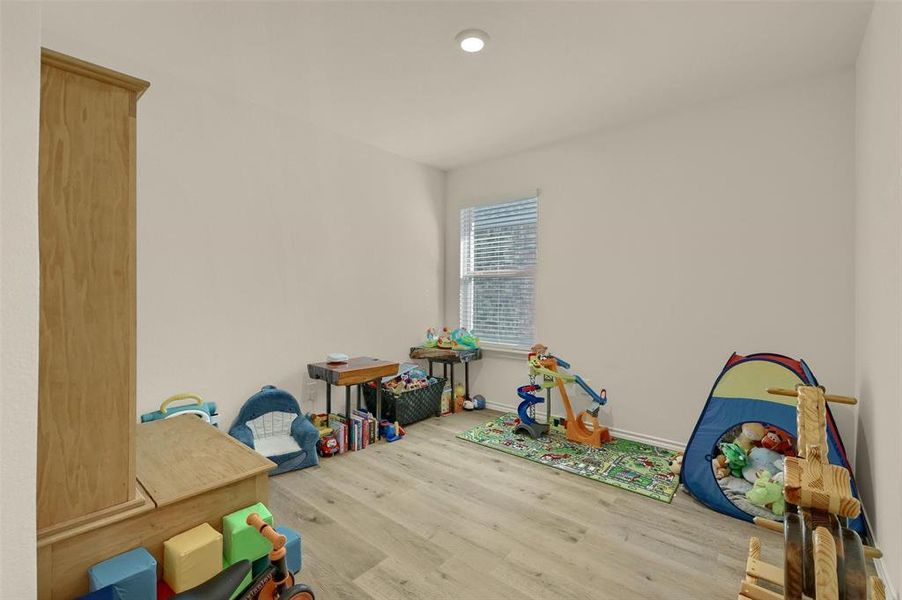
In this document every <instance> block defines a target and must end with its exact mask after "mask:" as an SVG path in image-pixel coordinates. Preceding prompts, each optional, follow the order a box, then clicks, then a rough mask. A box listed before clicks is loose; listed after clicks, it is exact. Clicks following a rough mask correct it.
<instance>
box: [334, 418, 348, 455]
mask: <svg viewBox="0 0 902 600" xmlns="http://www.w3.org/2000/svg"><path fill="white" fill-rule="evenodd" d="M329 426H330V427H331V428H332V430H333V431H334V432H335V437H336V438H337V439H338V453H339V454H344V453H345V452H347V451H348V420H347V419H346V418H345V417H343V416H342V415H336V414H331V415H329Z"/></svg>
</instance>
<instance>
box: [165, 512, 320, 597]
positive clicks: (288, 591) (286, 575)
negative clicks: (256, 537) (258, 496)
mask: <svg viewBox="0 0 902 600" xmlns="http://www.w3.org/2000/svg"><path fill="white" fill-rule="evenodd" d="M247 524H248V525H250V526H251V527H253V528H255V529H256V530H257V531H259V532H260V535H262V536H263V537H265V538H266V539H268V540H269V541H270V542H272V552H270V553H269V561H270V565H269V566H268V567H266V568H265V569H264V570H263V572H262V573H260V574H259V575H257V577H255V578H254V580H253V581H252V582H251V584H250V586H248V588H247V589H245V590H244V592H243V593H241V595H239V596H237V598H236V600H315V597H314V595H313V590H311V589H310V587H309V586H306V585H304V584H303V583H295V581H294V575H292V574H291V572H290V571H289V570H288V566H287V565H286V562H285V541H286V539H285V536H284V535H282V534H281V533H279V532H278V531H276V530H275V529H273V528H272V527H271V526H270V525H269V523H267V522H265V521H264V520H263V519H261V518H260V515H258V514H257V513H251V514H250V515H248V517H247ZM250 572H251V563H250V561H248V560H240V561H238V562H236V563H235V564H234V565H232V566H230V567H228V568H227V569H225V570H223V571H222V572H221V573H219V574H218V575H216V576H214V577H211V578H210V579H208V580H207V581H206V582H204V583H202V584H200V585H199V586H197V587H195V588H192V589H190V590H187V591H184V592H182V593H180V594H176V595H175V596H173V597H172V600H229V598H231V597H232V595H233V594H235V592H237V591H239V589H240V588H241V582H242V581H244V578H245V577H247V574H248V573H250Z"/></svg>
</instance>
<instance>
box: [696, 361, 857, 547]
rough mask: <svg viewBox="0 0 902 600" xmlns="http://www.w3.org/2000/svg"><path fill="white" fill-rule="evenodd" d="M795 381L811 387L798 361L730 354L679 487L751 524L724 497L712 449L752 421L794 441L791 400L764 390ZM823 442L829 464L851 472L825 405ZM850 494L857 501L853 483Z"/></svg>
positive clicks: (808, 374) (805, 369) (811, 378)
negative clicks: (713, 467)
mask: <svg viewBox="0 0 902 600" xmlns="http://www.w3.org/2000/svg"><path fill="white" fill-rule="evenodd" d="M800 383H804V384H808V385H817V380H816V379H815V378H814V375H813V373H811V371H810V369H808V366H807V365H806V364H805V363H804V362H802V361H795V360H792V359H790V358H787V357H785V356H781V355H777V354H752V355H749V356H746V357H743V356H739V355H737V354H734V355H733V356H731V357H730V360H728V361H727V364H726V365H725V366H724V369H723V371H722V372H721V374H720V376H719V377H718V378H717V381H715V383H714V387H713V388H712V390H711V394H710V395H709V397H708V401H707V402H706V403H705V408H704V409H703V410H702V414H701V416H700V417H699V420H698V423H697V424H696V425H695V430H694V431H693V433H692V437H691V438H690V439H689V444H688V445H687V446H686V454H685V456H684V458H683V471H682V474H683V483H684V484H685V485H686V488H687V489H688V490H689V492H690V493H691V494H692V495H693V496H694V497H695V498H697V499H698V500H699V501H700V502H702V503H703V504H705V505H706V506H708V507H709V508H712V509H714V510H716V511H718V512H721V513H724V514H727V515H730V516H732V517H736V518H737V519H743V520H746V521H751V520H752V516H751V515H749V514H748V513H746V512H745V511H743V510H741V509H739V508H738V507H737V506H736V505H734V504H733V503H732V502H730V500H729V499H727V497H726V496H725V495H724V493H723V491H722V490H721V489H720V486H719V485H718V484H717V479H716V478H715V477H714V471H713V470H712V468H711V460H712V458H714V454H715V453H716V452H717V450H716V445H717V443H718V442H719V441H720V439H721V437H722V436H723V435H724V434H725V433H726V432H728V431H730V430H731V429H733V428H734V427H736V426H737V425H742V424H743V423H747V422H752V421H754V422H761V423H764V424H765V425H772V426H774V427H779V428H780V429H782V430H784V431H786V432H787V433H789V434H790V435H792V436H793V437H796V436H797V435H798V433H797V424H796V403H795V400H794V399H792V398H782V397H779V396H771V395H770V394H767V392H766V391H765V388H767V387H788V388H793V387H795V386H796V385H797V384H800ZM827 441H828V446H829V448H828V450H829V460H830V462H831V463H833V464H835V465H841V466H843V467H845V468H847V469H849V472H850V473H851V472H852V470H851V467H850V466H849V464H848V460H847V458H846V453H845V449H844V448H843V446H842V441H841V440H840V439H839V433H838V431H837V429H836V425H835V423H834V422H833V416H832V414H830V409H829V407H828V408H827ZM852 492H853V493H854V494H855V496H856V497H858V490H857V488H856V487H855V482H854V479H853V481H852ZM850 527H851V528H853V529H855V530H856V531H858V532H859V533H860V534H864V533H865V526H864V520H863V518H862V517H860V516H859V517H858V518H857V519H855V520H854V521H851V522H850Z"/></svg>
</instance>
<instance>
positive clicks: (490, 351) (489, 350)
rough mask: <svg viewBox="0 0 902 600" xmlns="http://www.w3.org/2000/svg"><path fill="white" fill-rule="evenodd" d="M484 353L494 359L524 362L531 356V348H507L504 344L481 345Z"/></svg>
mask: <svg viewBox="0 0 902 600" xmlns="http://www.w3.org/2000/svg"><path fill="white" fill-rule="evenodd" d="M480 348H482V352H483V353H484V354H485V355H486V356H489V357H492V358H510V359H514V360H524V359H525V358H526V357H527V356H528V355H529V352H530V350H529V348H518V347H516V346H505V345H503V344H491V343H483V344H480Z"/></svg>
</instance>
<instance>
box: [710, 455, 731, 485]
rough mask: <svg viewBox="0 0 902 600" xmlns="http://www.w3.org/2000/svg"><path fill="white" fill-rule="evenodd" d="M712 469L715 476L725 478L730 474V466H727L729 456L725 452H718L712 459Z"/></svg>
mask: <svg viewBox="0 0 902 600" xmlns="http://www.w3.org/2000/svg"><path fill="white" fill-rule="evenodd" d="M711 470H712V471H714V477H715V478H716V479H723V478H724V477H726V476H727V475H729V474H730V467H728V466H727V457H726V456H724V455H723V454H718V455H717V456H715V457H714V458H713V459H711Z"/></svg>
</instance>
